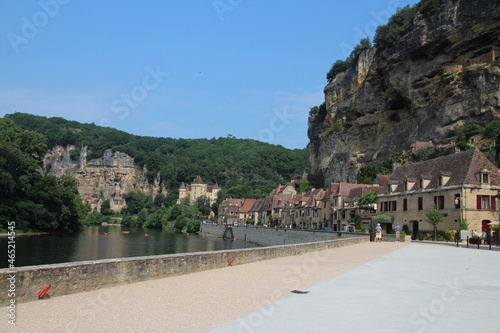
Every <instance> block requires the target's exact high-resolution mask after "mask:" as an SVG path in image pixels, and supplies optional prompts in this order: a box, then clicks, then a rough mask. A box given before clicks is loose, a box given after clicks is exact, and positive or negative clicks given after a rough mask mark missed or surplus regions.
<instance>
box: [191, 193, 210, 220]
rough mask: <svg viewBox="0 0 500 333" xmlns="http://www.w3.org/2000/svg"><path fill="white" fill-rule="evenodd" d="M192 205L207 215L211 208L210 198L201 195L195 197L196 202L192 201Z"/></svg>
mask: <svg viewBox="0 0 500 333" xmlns="http://www.w3.org/2000/svg"><path fill="white" fill-rule="evenodd" d="M194 206H195V207H196V208H198V210H199V211H200V212H201V214H202V215H203V216H208V215H210V212H211V208H210V199H209V198H207V197H205V196H201V197H198V198H196V202H195V203H194Z"/></svg>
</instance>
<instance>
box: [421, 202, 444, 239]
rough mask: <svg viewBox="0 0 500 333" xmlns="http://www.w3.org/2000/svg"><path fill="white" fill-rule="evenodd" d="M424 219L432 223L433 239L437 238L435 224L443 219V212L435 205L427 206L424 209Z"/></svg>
mask: <svg viewBox="0 0 500 333" xmlns="http://www.w3.org/2000/svg"><path fill="white" fill-rule="evenodd" d="M425 217H426V219H425V220H426V221H427V222H429V223H430V224H431V225H433V232H434V240H435V241H436V240H437V225H438V224H439V223H441V222H443V221H444V215H443V212H441V211H440V210H439V209H438V208H437V207H429V208H427V209H426V210H425Z"/></svg>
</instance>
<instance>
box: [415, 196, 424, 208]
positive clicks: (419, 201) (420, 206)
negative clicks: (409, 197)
mask: <svg viewBox="0 0 500 333" xmlns="http://www.w3.org/2000/svg"><path fill="white" fill-rule="evenodd" d="M417 201H418V210H423V209H424V198H422V197H419V198H418V199H417Z"/></svg>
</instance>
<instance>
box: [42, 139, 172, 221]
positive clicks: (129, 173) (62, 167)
mask: <svg viewBox="0 0 500 333" xmlns="http://www.w3.org/2000/svg"><path fill="white" fill-rule="evenodd" d="M44 166H45V169H46V170H48V174H49V175H54V176H63V175H71V176H73V177H75V179H76V181H77V183H78V192H79V193H80V195H81V197H82V199H83V200H85V201H86V202H88V203H89V204H90V206H91V207H92V208H93V209H96V210H98V211H99V210H100V207H101V204H102V202H103V201H105V200H109V202H110V206H111V209H112V210H114V211H119V210H120V209H121V208H123V207H125V206H126V202H125V200H124V199H123V195H125V194H127V193H129V192H134V191H139V192H143V193H145V194H149V195H153V196H156V195H157V194H158V193H164V194H165V188H164V187H163V186H162V184H161V181H160V175H159V174H158V175H157V177H156V179H155V180H154V181H153V183H152V184H151V183H149V182H148V180H147V178H146V172H147V170H146V168H145V167H144V168H143V169H141V168H139V167H138V166H136V165H135V163H134V159H133V158H132V157H130V156H129V155H127V154H125V153H121V152H118V151H116V152H113V151H112V150H110V149H108V150H106V151H105V152H104V155H103V156H102V157H101V158H96V159H92V160H90V161H87V147H86V146H83V147H81V148H80V149H77V148H76V147H75V146H71V145H70V146H67V147H62V146H56V147H54V148H52V150H51V151H50V152H48V153H47V155H46V156H45V159H44Z"/></svg>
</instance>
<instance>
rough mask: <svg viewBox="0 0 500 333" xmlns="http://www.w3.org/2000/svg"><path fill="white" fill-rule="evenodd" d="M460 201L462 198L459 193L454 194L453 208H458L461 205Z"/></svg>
mask: <svg viewBox="0 0 500 333" xmlns="http://www.w3.org/2000/svg"><path fill="white" fill-rule="evenodd" d="M461 201H462V199H461V198H460V194H455V208H457V209H458V208H460V207H461V204H462V203H461Z"/></svg>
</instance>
